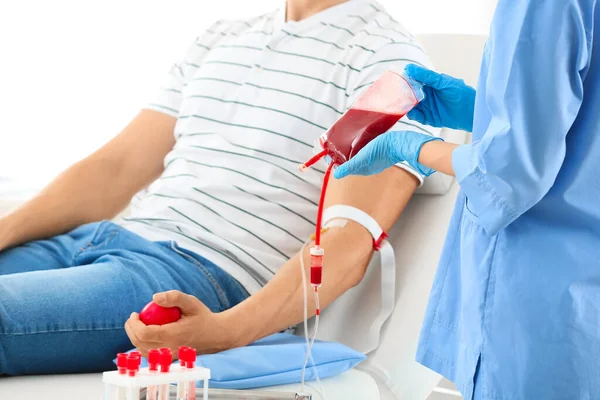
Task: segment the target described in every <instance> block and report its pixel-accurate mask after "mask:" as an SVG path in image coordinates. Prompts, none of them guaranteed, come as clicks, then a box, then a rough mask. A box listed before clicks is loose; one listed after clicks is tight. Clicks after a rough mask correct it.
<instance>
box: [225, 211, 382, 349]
mask: <svg viewBox="0 0 600 400" xmlns="http://www.w3.org/2000/svg"><path fill="white" fill-rule="evenodd" d="M321 246H322V247H323V248H324V249H325V257H324V266H323V286H322V287H321V289H320V290H319V296H320V298H319V300H320V306H321V308H325V307H327V306H328V305H329V304H330V303H331V302H333V301H334V300H335V299H336V298H338V297H339V296H341V295H342V294H343V293H344V292H345V291H346V290H348V289H350V288H352V287H353V286H355V285H357V284H358V283H359V282H360V280H361V279H362V277H363V275H364V273H365V270H366V268H367V265H368V263H369V260H370V257H371V254H372V251H373V249H372V240H371V236H370V234H369V232H367V230H366V229H365V228H363V227H362V226H360V225H358V224H356V223H354V222H348V224H347V225H346V226H345V227H344V228H332V229H331V230H329V231H328V232H326V233H325V234H324V235H323V238H322V243H321ZM309 247H310V245H309V246H306V251H305V253H304V263H305V267H306V271H305V272H306V277H307V278H306V282H307V284H308V282H310V280H309V278H310V257H309V255H308V249H309ZM307 290H309V289H307ZM308 295H309V297H308V300H309V303H308V304H309V311H308V312H309V317H311V316H313V315H314V310H315V307H314V299H313V296H312V294H311V292H310V291H309V293H308ZM303 307H304V303H303V294H302V275H301V268H300V258H299V254H297V255H296V256H295V257H293V258H292V259H291V260H290V261H288V262H287V263H286V264H285V265H284V266H283V267H282V269H281V270H280V271H279V272H278V273H277V274H276V275H275V277H274V278H273V279H272V280H271V281H270V282H269V283H268V284H267V285H266V286H265V287H264V288H263V289H262V290H261V291H259V292H258V293H256V294H254V295H253V296H251V297H250V298H248V299H247V300H245V301H244V302H242V303H240V304H239V305H237V306H236V307H234V308H232V309H230V310H227V311H225V312H223V313H221V314H222V317H223V318H225V319H227V320H228V321H229V322H228V325H229V326H231V327H232V335H233V339H232V340H233V343H232V344H231V346H236V347H237V346H244V345H247V344H249V343H252V342H253V341H255V340H258V339H260V338H262V337H264V336H267V335H269V334H272V333H275V332H278V331H281V330H283V329H286V328H288V327H290V326H293V325H296V324H298V323H299V322H301V321H302V320H303V314H304V309H303Z"/></svg>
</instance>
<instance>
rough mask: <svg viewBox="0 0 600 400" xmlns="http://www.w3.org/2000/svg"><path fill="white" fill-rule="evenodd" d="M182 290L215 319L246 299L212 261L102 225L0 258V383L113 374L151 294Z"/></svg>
mask: <svg viewBox="0 0 600 400" xmlns="http://www.w3.org/2000/svg"><path fill="white" fill-rule="evenodd" d="M172 289H176V290H180V291H182V292H184V293H188V294H191V295H194V296H196V297H197V298H198V299H200V300H201V301H202V302H203V303H204V304H206V306H207V307H209V308H210V309H211V310H212V311H214V312H220V311H223V310H225V309H228V308H230V307H233V306H234V305H236V304H237V303H239V302H241V301H242V300H244V299H245V298H246V297H248V293H247V292H246V290H245V289H244V288H243V287H242V286H241V285H240V284H239V283H238V282H237V281H236V280H235V279H234V278H232V277H231V276H230V275H229V274H227V273H226V272H224V271H223V270H222V269H220V268H219V267H217V266H216V265H214V264H212V263H211V262H210V261H208V260H206V259H204V258H202V257H200V256H198V255H196V254H194V253H192V252H190V251H187V250H185V249H182V248H180V247H178V246H177V244H176V243H175V242H150V241H148V240H146V239H143V238H142V237H140V236H138V235H136V234H134V233H132V232H129V231H128V230H126V229H124V228H122V227H120V226H118V225H115V224H113V223H112V222H108V221H104V222H100V223H92V224H87V225H83V226H81V227H79V228H77V229H75V230H73V231H72V232H70V233H68V234H65V235H60V236H56V237H54V238H51V239H48V240H40V241H34V242H30V243H26V244H24V245H22V246H19V247H15V248H13V249H9V250H6V251H4V252H2V253H0V375H3V374H6V375H23V374H48V373H72V372H96V371H104V370H111V369H114V365H113V364H112V361H111V360H112V359H113V358H114V357H115V355H116V354H117V353H118V352H123V351H126V350H129V349H131V348H132V345H131V342H130V341H129V338H128V337H127V334H126V333H125V330H124V328H123V325H124V323H125V321H126V320H127V318H129V315H130V314H131V313H132V312H133V311H136V312H139V311H140V310H141V309H142V307H143V306H144V305H146V304H147V303H148V302H149V301H151V300H152V295H153V294H154V293H156V292H161V291H165V290H172Z"/></svg>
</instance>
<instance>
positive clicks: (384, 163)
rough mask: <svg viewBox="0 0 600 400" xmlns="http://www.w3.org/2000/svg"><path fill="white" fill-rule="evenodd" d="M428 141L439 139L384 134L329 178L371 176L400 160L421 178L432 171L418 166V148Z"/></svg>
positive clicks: (409, 133)
mask: <svg viewBox="0 0 600 400" xmlns="http://www.w3.org/2000/svg"><path fill="white" fill-rule="evenodd" d="M432 140H442V139H441V138H439V137H435V136H430V135H425V134H422V133H417V132H413V131H396V132H394V131H392V132H387V133H384V134H383V135H380V136H378V137H376V138H375V139H373V140H372V141H371V142H369V144H367V145H366V146H365V147H363V148H362V149H361V150H360V151H359V152H358V154H356V155H355V156H354V157H352V158H351V159H350V160H348V161H347V162H345V163H344V164H342V165H340V166H339V167H338V168H337V169H336V170H335V172H334V175H333V176H334V177H335V178H336V179H341V178H344V177H346V176H348V175H375V174H378V173H380V172H382V171H383V170H385V169H387V168H389V167H391V166H393V165H395V164H397V163H399V162H402V161H406V162H408V165H410V166H411V167H412V168H414V169H415V170H417V171H418V172H419V173H421V174H422V175H423V176H429V175H431V174H432V173H434V172H435V171H434V170H432V169H431V168H427V167H425V166H424V165H422V164H419V162H418V159H419V152H420V151H421V147H422V146H423V145H424V144H425V143H427V142H430V141H432Z"/></svg>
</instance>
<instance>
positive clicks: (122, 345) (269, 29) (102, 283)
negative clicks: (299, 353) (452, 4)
mask: <svg viewBox="0 0 600 400" xmlns="http://www.w3.org/2000/svg"><path fill="white" fill-rule="evenodd" d="M410 62H412V63H417V64H421V65H427V64H428V61H427V58H426V57H425V55H424V53H423V50H422V49H421V48H420V47H419V46H418V45H417V44H415V43H414V40H413V38H412V36H411V35H410V34H408V33H407V32H406V31H405V29H404V28H403V27H402V26H401V25H400V24H398V23H397V22H395V21H394V20H393V19H392V18H391V17H390V16H389V14H387V13H386V12H385V11H384V10H383V8H382V7H381V6H380V5H379V4H377V3H373V2H366V1H363V0H353V1H348V2H344V1H341V0H322V1H313V2H306V1H302V0H289V1H288V3H287V7H282V9H281V10H280V11H277V12H274V13H270V14H267V15H263V16H261V17H258V18H254V19H251V20H247V21H221V22H218V23H216V24H214V25H213V26H212V27H211V28H209V29H208V30H207V31H206V32H205V33H204V34H203V35H201V36H200V37H199V38H198V39H197V40H196V42H195V43H194V44H193V45H192V46H191V48H190V49H189V51H188V53H187V54H186V56H185V57H184V59H183V60H182V61H181V62H179V63H177V64H175V65H174V66H173V68H172V69H171V71H170V73H169V76H168V80H167V82H166V84H165V85H164V86H163V88H162V89H161V90H160V92H159V93H158V96H157V98H156V99H155V100H154V101H152V103H151V104H150V105H148V107H147V108H146V109H144V110H142V111H141V112H140V113H139V114H138V115H137V116H136V117H135V118H134V119H133V120H132V121H131V123H130V124H129V125H128V126H127V127H126V128H125V129H124V130H123V131H122V132H121V133H120V134H119V135H118V136H116V137H115V138H114V139H113V140H112V141H111V142H109V143H108V144H106V145H105V146H104V147H102V148H101V149H100V150H98V151H97V152H96V153H94V154H92V155H91V156H89V157H88V158H86V159H84V160H82V161H81V162H79V163H77V164H75V165H73V166H72V167H71V168H69V169H68V170H67V171H65V172H64V173H63V174H62V175H61V176H59V177H58V178H57V179H56V180H55V181H54V182H53V183H51V184H50V185H49V186H48V187H47V188H46V189H45V190H43V191H42V192H41V193H40V194H39V195H38V196H37V197H36V198H34V199H33V200H31V201H30V202H28V203H27V204H25V205H24V206H23V207H21V208H20V209H18V210H17V211H15V212H13V213H12V214H10V215H8V216H6V217H4V218H3V219H2V220H0V249H4V251H3V252H2V253H0V340H1V342H0V374H25V373H59V372H75V371H77V372H83V371H97V370H101V369H109V368H111V359H112V357H113V356H114V354H115V353H117V352H119V351H124V350H127V349H129V348H131V345H132V343H133V345H134V346H136V347H137V348H138V349H140V351H142V352H143V353H144V352H145V351H146V350H147V349H149V348H151V347H159V346H168V347H171V348H176V347H177V346H178V345H183V344H186V345H190V346H193V347H195V348H197V349H198V351H199V352H201V353H208V352H216V351H220V350H224V349H227V348H231V347H234V346H243V345H246V344H248V343H251V342H253V341H254V340H256V339H258V338H261V337H264V336H266V335H268V334H271V333H274V332H277V331H280V330H282V329H285V328H287V327H289V326H293V325H295V324H297V323H298V322H299V321H301V320H302V314H303V312H302V311H303V310H302V283H301V282H302V279H301V276H300V275H299V273H298V272H299V268H300V267H299V257H300V255H299V254H297V252H298V251H299V249H300V247H301V245H302V243H303V242H304V241H305V240H306V239H307V238H308V236H309V235H310V234H311V233H312V231H313V230H314V223H313V221H314V216H315V211H316V203H317V200H318V196H319V192H320V186H321V181H322V177H323V166H322V165H321V166H320V167H319V166H317V168H315V169H313V170H310V171H307V172H305V173H300V172H299V171H298V164H299V163H300V162H302V161H304V160H305V159H307V158H308V157H309V156H310V155H311V153H312V147H313V143H314V141H315V140H316V138H317V137H318V136H319V135H320V134H321V133H323V132H324V130H325V129H326V128H327V127H329V126H330V125H331V124H332V123H334V122H335V121H336V119H337V118H339V117H340V115H341V114H342V113H343V112H344V111H345V109H347V108H348V107H349V106H350V105H351V104H352V102H353V101H354V100H355V99H356V98H357V97H358V96H359V95H360V94H361V93H362V91H363V90H364V89H366V88H367V87H368V86H369V84H370V83H371V82H373V81H374V80H375V79H377V78H378V77H379V76H380V75H381V73H382V72H383V71H385V70H387V69H390V68H395V69H398V70H402V68H403V67H404V65H405V64H407V63H410ZM406 124H409V123H408V122H401V123H399V125H398V126H397V127H399V126H405V128H406ZM397 127H396V128H397ZM411 128H416V129H420V130H422V131H423V132H426V133H428V131H427V130H425V129H424V128H422V127H420V126H416V125H413V126H412V127H411ZM401 167H402V168H393V169H391V170H389V171H386V172H384V173H382V174H380V175H377V176H374V177H370V178H352V179H348V180H344V181H333V182H331V184H330V187H329V190H328V195H327V199H326V206H329V205H333V204H347V205H351V206H354V207H357V208H360V209H362V210H364V211H365V212H367V213H369V214H370V215H371V216H372V217H373V218H375V219H376V220H377V221H378V222H379V224H380V225H381V226H382V228H383V229H385V230H388V229H389V228H390V227H391V226H392V224H393V223H394V221H395V220H396V219H397V217H398V216H399V215H400V213H401V212H402V210H403V208H404V206H405V205H406V203H407V202H408V200H409V199H410V197H411V195H412V194H413V192H414V190H415V189H416V188H417V186H418V185H419V183H420V181H422V176H420V175H419V174H418V172H416V171H414V170H412V169H411V168H410V167H408V166H406V165H401ZM144 188H146V189H144ZM136 193H139V194H138V195H136V197H135V199H134V201H133V202H132V203H131V213H130V215H129V216H128V217H126V218H122V219H119V220H118V221H117V222H116V223H112V222H108V221H106V220H108V219H112V218H114V217H115V215H116V214H118V213H119V212H120V211H121V210H123V209H124V208H125V207H126V206H127V205H128V204H129V202H130V199H131V198H132V197H133V196H134V195H135V194H136ZM398 199H401V200H400V201H398ZM101 220H104V222H100V223H98V222H95V221H101ZM65 232H66V233H65ZM56 235H58V236H56ZM322 246H323V247H324V248H325V249H326V257H325V263H326V266H327V267H326V268H325V269H324V277H323V280H324V282H325V285H326V286H325V288H324V289H323V291H322V298H321V302H322V305H323V306H327V305H328V304H330V303H331V302H332V301H333V300H334V299H336V298H337V297H338V296H340V295H341V294H342V293H343V292H345V291H346V290H347V289H349V288H351V287H352V286H354V285H356V284H357V283H358V282H360V280H361V278H362V276H363V274H364V272H365V268H366V266H367V264H368V261H369V259H370V256H371V254H372V241H371V238H370V235H369V233H368V232H367V231H366V230H365V229H364V228H362V227H361V226H359V225H357V224H354V223H352V222H350V223H348V224H347V225H346V226H345V227H343V228H335V229H332V230H330V231H328V232H327V233H326V234H324V236H323V241H322ZM302 256H304V257H307V255H306V254H304V255H302ZM307 258H308V257H307ZM209 260H210V261H209ZM165 291H166V292H165ZM157 292H160V293H159V294H157V295H155V296H154V300H155V301H157V302H158V303H159V304H161V305H163V306H168V307H171V306H177V307H180V308H181V310H182V313H183V316H182V319H181V320H180V321H179V322H177V323H175V324H171V325H167V326H163V327H154V326H149V327H147V326H145V325H144V324H143V323H141V322H140V320H139V317H138V315H137V314H136V313H134V314H131V316H130V313H131V312H132V311H139V310H140V309H141V308H142V307H143V306H144V304H146V303H147V302H148V301H150V300H151V298H152V296H153V294H155V293H157ZM250 295H251V296H250ZM128 318H129V319H128ZM126 321H127V322H126ZM125 322H126V324H125V328H126V330H127V332H125V330H124V329H123V325H124V323H125ZM128 336H129V337H128ZM23 349H28V351H27V352H23Z"/></svg>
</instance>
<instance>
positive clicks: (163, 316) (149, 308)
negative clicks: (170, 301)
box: [140, 301, 181, 325]
mask: <svg viewBox="0 0 600 400" xmlns="http://www.w3.org/2000/svg"><path fill="white" fill-rule="evenodd" d="M179 318H181V310H180V309H179V308H178V307H161V306H159V305H158V304H156V303H155V302H153V301H151V302H150V303H148V304H146V307H144V308H143V309H142V311H141V312H140V321H142V322H143V323H144V324H146V325H166V324H171V323H173V322H176V321H178V320H179Z"/></svg>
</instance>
